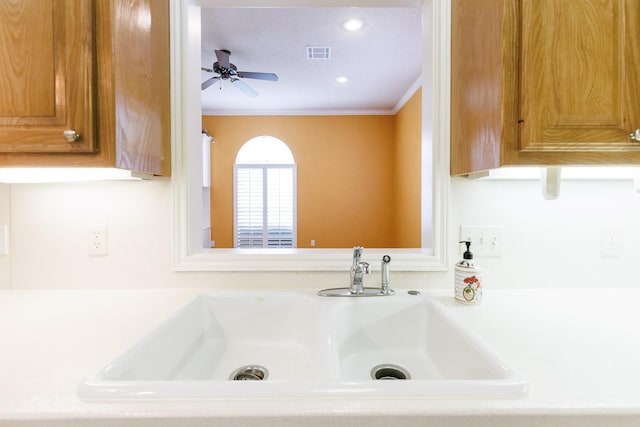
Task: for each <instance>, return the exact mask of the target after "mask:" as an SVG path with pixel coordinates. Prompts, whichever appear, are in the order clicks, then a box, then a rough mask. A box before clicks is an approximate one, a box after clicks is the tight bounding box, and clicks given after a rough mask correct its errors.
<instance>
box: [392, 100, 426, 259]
mask: <svg viewBox="0 0 640 427" xmlns="http://www.w3.org/2000/svg"><path fill="white" fill-rule="evenodd" d="M421 140H422V90H421V89H418V90H417V91H416V93H414V94H413V96H412V97H411V99H409V101H407V103H406V104H404V106H403V107H402V108H401V109H400V111H398V113H397V114H396V126H395V155H394V159H395V168H394V169H395V177H394V178H395V182H394V203H393V205H394V214H393V225H394V228H393V236H394V247H398V248H419V247H420V245H421V241H420V235H421V233H420V228H421V221H420V194H421V186H420V182H421V175H422V150H421Z"/></svg>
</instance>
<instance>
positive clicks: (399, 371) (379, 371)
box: [371, 363, 411, 380]
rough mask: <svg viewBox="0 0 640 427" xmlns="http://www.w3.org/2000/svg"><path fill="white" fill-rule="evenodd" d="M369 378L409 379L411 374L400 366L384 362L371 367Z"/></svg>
mask: <svg viewBox="0 0 640 427" xmlns="http://www.w3.org/2000/svg"><path fill="white" fill-rule="evenodd" d="M371 378H373V379H374V380H410V379H411V375H410V374H409V371H407V370H406V369H404V368H403V367H402V366H398V365H392V364H390V363H385V364H382V365H377V366H374V367H373V369H371Z"/></svg>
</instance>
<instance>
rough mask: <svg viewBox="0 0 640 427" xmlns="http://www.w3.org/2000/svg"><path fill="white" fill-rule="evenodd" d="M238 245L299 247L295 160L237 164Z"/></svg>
mask: <svg viewBox="0 0 640 427" xmlns="http://www.w3.org/2000/svg"><path fill="white" fill-rule="evenodd" d="M234 178H235V179H234V188H235V190H234V192H235V247H237V248H294V247H296V233H295V231H296V188H295V182H296V166H295V164H236V165H235V168H234Z"/></svg>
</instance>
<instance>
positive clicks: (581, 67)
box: [519, 0, 640, 163]
mask: <svg viewBox="0 0 640 427" xmlns="http://www.w3.org/2000/svg"><path fill="white" fill-rule="evenodd" d="M521 13H522V21H521V25H522V27H521V30H522V32H521V37H522V39H521V58H520V61H521V67H520V70H521V75H520V105H521V109H520V119H522V121H521V124H520V146H519V149H520V151H521V153H522V152H525V153H526V152H527V151H529V152H554V151H555V152H559V151H569V152H573V153H575V152H583V153H585V152H586V153H588V152H591V153H595V152H601V153H602V156H601V157H600V158H598V157H597V156H596V157H592V158H591V161H592V162H608V161H609V160H611V159H612V157H611V156H610V154H611V153H615V152H623V153H624V152H626V153H629V152H633V151H636V152H637V151H640V144H639V143H637V142H634V141H632V140H631V139H630V138H629V134H630V133H631V132H632V131H633V130H634V129H636V128H638V127H640V102H638V98H639V97H640V84H639V83H638V82H639V80H640V77H639V75H638V71H639V70H640V36H639V34H638V25H640V1H638V0H608V1H602V0H599V1H597V0H522V9H521ZM575 159H576V157H568V158H567V159H566V160H567V161H568V162H569V163H573V162H574V160H575Z"/></svg>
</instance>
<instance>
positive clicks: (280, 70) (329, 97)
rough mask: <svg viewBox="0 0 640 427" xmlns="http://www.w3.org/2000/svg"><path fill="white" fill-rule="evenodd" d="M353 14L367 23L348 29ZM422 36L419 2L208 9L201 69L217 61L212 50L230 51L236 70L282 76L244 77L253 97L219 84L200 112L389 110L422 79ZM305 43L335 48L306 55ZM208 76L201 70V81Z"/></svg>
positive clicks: (207, 95) (207, 94) (211, 89)
mask: <svg viewBox="0 0 640 427" xmlns="http://www.w3.org/2000/svg"><path fill="white" fill-rule="evenodd" d="M349 18H359V19H361V20H363V21H364V23H365V25H364V28H363V29H362V30H360V31H358V32H355V33H350V32H347V31H346V30H344V28H343V27H342V24H343V22H344V21H346V20H347V19H349ZM421 39H422V37H421V9H420V8H419V7H385V8H353V7H351V8H347V7H340V8H313V7H311V8H295V9H292V8H204V9H202V66H203V67H206V68H211V67H212V64H213V62H214V61H215V60H216V59H215V53H214V50H216V49H228V50H230V51H231V57H230V59H231V63H233V64H235V65H236V66H237V68H238V70H239V71H255V72H270V73H276V74H277V75H278V77H279V80H278V81H277V82H270V81H261V80H255V79H243V80H244V82H245V83H246V84H248V85H249V86H250V87H252V88H253V89H254V90H255V91H257V92H258V93H259V95H258V96H257V97H255V98H251V97H248V96H246V95H245V94H244V93H243V92H241V91H240V90H238V89H237V88H236V87H234V86H233V85H232V84H231V83H230V82H229V81H222V82H218V83H216V84H214V85H213V86H211V87H209V88H208V89H206V90H204V91H203V92H202V108H203V113H205V114H220V113H225V114H235V113H237V114H241V113H244V114H248V113H250V114H253V113H268V114H277V113H287V114H290V113H310V114H323V113H327V114H328V113H340V112H342V113H348V112H369V113H372V112H378V113H388V112H389V111H391V110H393V108H394V107H395V106H396V104H397V103H398V101H399V100H400V99H401V98H402V97H403V96H404V95H405V94H406V93H407V91H408V90H409V89H410V88H412V86H413V85H414V84H415V83H416V81H418V80H419V79H420V75H421V63H422V43H421ZM307 46H322V47H331V55H332V57H331V59H328V60H324V59H316V60H310V59H307V57H306V47H307ZM211 76H212V74H209V73H206V72H202V75H201V77H202V81H203V82H204V81H205V80H207V79H208V78H210V77H211ZM338 76H346V77H348V79H349V80H348V82H347V83H346V84H340V83H338V82H337V81H336V77H338Z"/></svg>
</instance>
